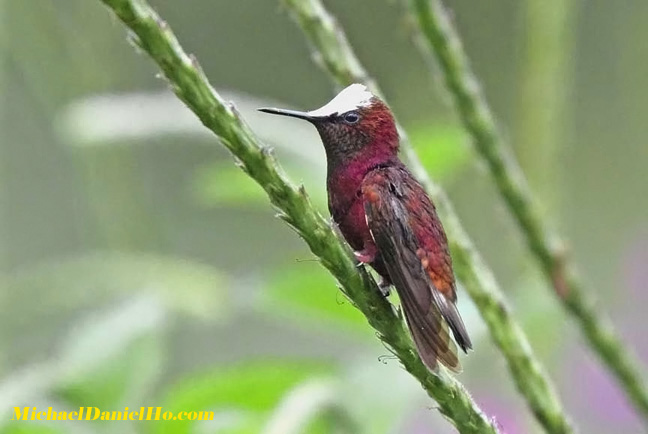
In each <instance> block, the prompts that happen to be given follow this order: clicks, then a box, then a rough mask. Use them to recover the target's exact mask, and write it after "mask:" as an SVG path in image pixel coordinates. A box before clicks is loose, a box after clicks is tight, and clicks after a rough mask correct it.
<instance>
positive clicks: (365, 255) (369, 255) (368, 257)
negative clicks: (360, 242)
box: [353, 248, 376, 264]
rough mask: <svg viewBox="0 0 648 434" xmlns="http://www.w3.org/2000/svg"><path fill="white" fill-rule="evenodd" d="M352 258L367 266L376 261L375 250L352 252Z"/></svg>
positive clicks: (366, 249)
mask: <svg viewBox="0 0 648 434" xmlns="http://www.w3.org/2000/svg"><path fill="white" fill-rule="evenodd" d="M353 256H355V258H356V259H357V260H358V262H360V263H361V264H369V263H371V262H373V261H374V259H376V249H375V248H373V249H368V248H364V249H362V250H360V251H359V252H353Z"/></svg>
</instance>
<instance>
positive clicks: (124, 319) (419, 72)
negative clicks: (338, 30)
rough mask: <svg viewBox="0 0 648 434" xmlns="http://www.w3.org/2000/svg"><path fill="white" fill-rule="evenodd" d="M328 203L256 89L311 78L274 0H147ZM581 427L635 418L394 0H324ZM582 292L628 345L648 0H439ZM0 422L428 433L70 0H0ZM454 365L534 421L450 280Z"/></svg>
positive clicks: (637, 239)
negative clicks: (43, 411) (21, 415)
mask: <svg viewBox="0 0 648 434" xmlns="http://www.w3.org/2000/svg"><path fill="white" fill-rule="evenodd" d="M151 3H152V5H153V6H154V7H155V8H156V9H157V10H158V11H159V13H160V14H161V15H162V16H163V17H164V18H165V19H166V20H167V21H168V22H169V24H170V25H171V26H172V28H173V29H174V30H175V32H176V33H177V35H178V37H179V38H180V40H181V42H182V43H183V45H184V46H185V48H186V49H187V50H188V51H189V52H192V53H195V54H196V55H197V56H198V58H199V59H200V62H201V64H202V66H203V68H204V70H205V73H206V74H207V76H208V77H209V78H210V80H211V82H212V83H213V85H214V86H215V87H216V88H217V89H218V90H219V91H222V92H223V94H224V95H226V96H227V98H228V99H231V100H233V101H234V102H235V103H236V104H237V105H238V106H239V108H240V109H241V111H242V113H243V115H244V117H245V118H246V119H247V120H248V121H249V123H250V124H251V125H252V127H253V129H254V130H255V131H256V132H257V133H258V134H259V135H260V136H261V137H262V138H264V140H266V141H267V142H268V143H269V144H271V145H273V146H275V147H276V149H277V153H278V155H279V157H280V160H281V162H282V163H283V164H284V166H285V167H286V168H287V170H288V172H289V173H290V175H291V177H292V178H293V179H294V180H296V181H300V182H303V183H304V184H305V185H306V186H307V188H308V190H309V192H310V194H311V196H312V197H313V198H314V200H315V201H316V202H317V203H318V205H319V206H321V208H322V210H323V211H325V209H326V207H325V191H324V170H325V166H324V163H325V162H324V154H323V151H322V149H321V145H320V143H319V138H318V137H317V135H316V133H315V131H314V130H313V129H311V128H310V127H309V126H307V125H302V124H301V123H299V122H298V121H294V120H284V119H280V118H276V117H270V116H264V115H261V114H259V113H256V112H254V108H255V107H259V106H265V105H269V104H271V105H282V106H285V107H291V108H301V109H312V108H316V107H319V106H320V105H322V104H324V103H325V102H326V101H328V100H329V99H330V97H331V96H332V94H333V93H332V92H333V91H332V89H331V86H330V83H329V81H328V79H327V77H326V76H325V74H324V73H323V72H321V71H320V70H319V69H318V68H317V67H316V66H315V65H314V63H313V62H312V59H311V55H310V53H309V49H308V47H307V44H306V43H305V41H304V38H303V37H302V35H301V33H300V31H299V29H298V28H297V27H296V26H295V25H294V23H293V22H292V21H291V20H290V19H289V16H288V14H287V12H286V11H285V10H284V9H283V8H282V7H281V6H280V4H279V2H278V1H270V0H240V1H234V0H229V1H228V0H217V1H208V0H185V1H182V2H180V1H172V0H154V1H152V2H151ZM326 4H327V6H328V7H329V8H330V9H331V10H332V12H334V13H335V14H336V16H337V17H338V18H339V20H340V22H341V24H343V25H344V26H345V28H346V30H347V33H348V36H349V38H350V39H351V42H352V43H353V45H354V47H355V49H356V51H357V53H358V55H359V56H360V57H361V59H362V61H363V63H365V65H366V66H367V68H368V69H369V70H370V71H371V72H372V74H374V75H375V77H376V78H377V79H378V81H379V82H380V84H381V87H382V88H383V90H384V92H385V93H386V95H387V96H388V99H389V102H390V104H391V105H392V108H393V109H394V110H395V111H396V113H397V114H398V117H399V118H400V119H401V120H402V122H403V123H404V124H405V126H406V127H407V129H408V131H409V132H410V134H411V136H412V138H413V140H414V143H415V145H416V147H417V150H418V151H419V153H420V154H421V157H422V159H423V161H424V163H425V165H426V166H427V167H428V169H429V170H430V172H431V174H432V176H433V177H434V178H435V179H437V180H439V181H440V182H441V183H442V184H443V185H444V186H445V187H446V188H447V189H448V192H449V194H450V196H451V198H452V200H453V202H454V203H455V205H456V207H457V209H458V212H459V214H460V216H461V218H462V220H463V222H464V224H465V226H466V227H467V229H468V230H469V232H470V234H471V236H472V237H473V238H474V240H475V242H476V244H477V245H478V247H479V248H480V250H481V251H482V253H483V254H484V256H485V257H486V259H487V261H488V263H489V264H490V265H491V266H492V267H493V268H494V270H495V271H496V273H497V276H498V279H499V280H500V282H501V283H502V286H503V287H504V289H505V291H506V293H507V296H508V297H509V299H510V304H511V307H513V309H514V312H515V313H516V315H517V317H518V318H519V319H520V321H521V322H522V324H523V326H524V328H525V330H526V331H527V333H528V334H529V336H530V338H531V340H532V343H533V346H534V349H535V350H536V352H537V353H538V355H539V357H540V358H541V359H542V361H543V362H544V363H545V365H546V366H547V369H548V370H549V372H550V374H551V376H552V378H553V379H554V380H555V382H556V384H557V387H558V389H559V392H560V394H561V396H562V398H563V401H564V402H565V406H566V408H567V412H568V413H569V414H571V415H572V416H573V419H574V420H575V422H576V423H577V425H578V426H579V427H580V430H581V432H588V433H608V432H612V431H613V430H614V432H617V433H636V432H640V431H641V425H640V423H639V420H638V418H637V417H636V416H635V415H634V414H633V412H632V411H631V409H630V407H629V405H628V404H627V403H626V401H625V398H624V397H623V396H622V395H621V394H620V393H619V392H618V390H617V389H616V387H615V385H614V384H612V382H611V380H610V379H609V377H608V376H607V374H606V373H605V372H604V371H603V370H602V368H601V367H600V365H599V364H598V362H597V360H596V359H595V357H594V356H593V355H592V354H591V353H590V352H589V351H587V349H585V348H584V347H583V344H582V341H581V338H580V335H579V333H578V331H577V330H576V328H575V327H574V325H573V324H572V322H571V321H570V319H569V318H567V317H566V316H565V315H564V314H563V313H562V311H561V310H560V308H559V307H558V305H557V304H556V303H555V302H554V300H553V298H552V296H551V294H550V291H549V290H548V289H547V288H546V284H545V282H544V281H543V280H542V279H541V277H540V276H539V274H538V272H537V268H536V267H535V264H534V262H533V260H532V259H531V258H529V256H528V254H527V253H526V250H525V246H524V244H523V241H522V239H521V237H520V234H519V232H518V230H517V228H516V227H515V225H514V224H513V222H512V221H511V218H510V217H509V215H508V213H507V211H506V210H505V209H504V207H503V206H502V203H501V200H500V199H499V198H498V197H497V195H496V194H495V192H494V189H493V187H492V183H491V182H490V178H489V175H488V173H486V171H485V170H483V166H482V164H481V163H479V162H478V161H477V159H476V158H475V156H474V154H473V152H472V150H471V149H470V146H469V142H468V139H467V137H466V136H465V135H464V133H463V132H462V130H461V128H460V126H459V125H458V123H457V121H456V117H455V116H454V114H453V111H452V109H451V107H450V105H449V97H448V95H446V93H445V91H444V90H442V86H439V84H440V83H441V81H442V80H441V77H440V76H438V74H437V76H435V77H432V78H431V77H430V75H429V73H428V72H427V70H426V66H425V63H424V62H423V61H422V60H421V58H420V56H419V55H418V52H417V51H416V50H415V49H414V48H413V45H412V43H411V29H412V26H411V23H409V22H408V21H407V20H406V19H405V18H404V17H403V14H402V13H401V7H400V5H399V4H398V3H397V2H390V1H372V2H369V1H351V2H349V1H342V0H330V1H327V2H326ZM446 4H447V6H449V7H450V8H451V9H452V11H453V15H454V19H455V21H456V24H457V26H458V28H459V30H460V32H461V35H462V37H463V41H464V45H465V48H466V50H467V52H468V54H469V55H470V57H471V60H472V64H473V67H474V69H475V70H476V72H477V73H478V75H479V77H480V80H481V82H482V85H483V88H484V91H485V94H486V96H487V98H488V100H489V102H490V103H491V105H492V108H493V110H494V112H495V114H496V116H497V118H498V120H499V121H500V125H501V126H502V130H503V133H504V135H505V137H506V138H507V140H508V142H509V143H511V146H513V147H514V150H515V152H516V154H517V156H518V157H519V159H520V161H521V163H522V165H523V166H524V170H525V171H526V172H527V174H528V176H529V178H530V183H531V185H532V187H533V189H534V190H535V191H536V192H537V193H538V196H539V197H540V198H541V199H542V200H543V203H542V204H543V210H544V212H545V213H546V216H547V218H548V219H550V221H551V222H552V224H553V225H554V226H555V227H557V228H558V229H559V230H560V231H561V232H562V233H564V234H565V235H566V236H567V237H568V239H569V240H570V241H571V244H570V245H569V249H570V250H571V252H572V253H573V254H574V256H575V257H576V258H577V259H578V262H579V264H580V265H581V270H582V273H583V275H584V276H583V277H584V280H585V282H586V283H587V285H588V291H589V292H591V293H593V295H594V296H595V297H596V299H597V300H598V302H599V305H600V307H601V308H602V309H603V310H605V311H607V312H608V313H609V315H610V316H611V318H612V320H613V321H614V322H615V324H616V325H617V327H618V329H619V331H620V333H621V334H622V336H623V337H624V339H625V340H626V341H627V342H628V343H629V346H630V347H631V348H632V350H633V351H634V352H635V353H636V354H637V356H638V357H639V358H640V360H641V361H642V363H643V365H644V367H645V365H646V363H647V362H648V341H647V339H646V336H645V324H646V323H645V306H646V303H648V175H647V174H646V170H647V168H648V144H647V143H646V137H648V122H646V120H647V117H648V44H646V42H645V41H646V40H648V26H646V19H648V2H646V1H642V0H628V1H624V2H611V1H606V0H590V1H587V2H583V1H573V0H568V1H559V0H550V1H542V0H524V1H512V0H505V1H499V2H468V1H456V0H454V1H447V2H446ZM0 41H1V45H0V95H1V96H2V97H1V99H0V153H1V154H0V219H1V220H0V222H1V224H0V267H1V272H2V274H1V276H0V285H1V286H2V288H1V289H0V324H1V326H0V335H1V337H2V339H1V341H0V432H3V433H67V432H70V433H140V432H143V433H176V432H179V433H266V434H268V433H272V434H289V433H300V432H304V433H316V434H317V433H370V434H380V433H390V434H391V433H397V434H400V433H408V434H409V433H413V434H423V433H448V432H453V430H452V429H451V428H450V425H449V424H448V423H447V422H446V421H444V420H443V418H442V417H441V416H440V415H439V414H438V412H437V411H436V410H435V409H434V404H433V403H431V402H430V401H429V400H428V399H427V397H426V396H425V394H424V392H423V391H422V390H421V389H420V387H419V386H418V385H417V384H416V383H415V382H414V381H413V380H412V379H411V378H410V377H409V376H408V375H407V374H406V373H405V372H404V370H402V369H401V368H400V366H399V365H398V362H397V361H396V360H393V359H392V358H390V357H388V355H389V352H388V351H387V350H386V349H385V348H384V347H382V346H381V345H380V344H379V343H378V341H377V339H375V337H374V335H373V333H372V331H371V329H370V328H369V327H368V326H367V325H366V324H365V321H364V319H363V318H362V317H361V316H360V315H359V314H358V313H357V312H356V311H355V310H354V309H353V308H352V307H350V305H349V303H348V302H347V301H346V300H345V299H344V298H343V296H342V295H341V294H340V293H339V292H338V291H336V287H335V282H334V281H333V280H332V278H331V277H330V276H328V275H327V274H326V273H325V272H323V271H322V269H321V267H320V266H319V265H318V264H317V262H316V261H314V260H313V257H312V255H311V254H310V253H309V251H308V250H307V249H306V248H305V245H304V244H303V243H302V242H301V241H300V240H299V239H298V237H297V236H296V235H295V234H294V233H293V232H292V231H291V230H290V229H289V228H288V227H286V226H285V225H284V224H283V223H282V222H281V221H280V220H278V219H276V218H274V211H273V209H272V208H271V207H270V206H269V204H268V202H267V200H266V198H265V197H264V195H263V194H262V192H261V190H260V189H259V188H258V187H256V186H255V185H254V184H252V183H251V182H249V181H248V180H247V179H246V178H245V176H244V175H243V174H241V173H239V172H238V169H236V168H235V166H234V165H233V164H232V158H231V157H230V156H229V155H228V154H227V153H226V152H225V151H224V149H223V148H222V147H221V146H220V145H219V144H218V142H217V140H215V139H214V138H213V137H211V136H210V135H209V134H206V131H205V130H203V128H202V127H201V126H200V125H199V124H198V123H197V122H196V121H195V120H194V119H193V117H192V115H191V114H190V113H189V112H188V111H186V110H185V109H184V108H183V107H182V105H181V104H180V103H178V102H177V101H175V99H174V98H173V96H171V95H170V93H169V92H168V89H167V85H166V83H165V82H164V81H163V80H161V79H157V78H156V74H157V70H156V68H155V67H154V65H153V64H152V62H150V61H149V60H148V59H147V58H146V57H145V56H143V55H138V54H136V53H135V52H134V50H133V47H132V46H130V45H129V43H128V42H127V38H126V33H125V31H124V28H123V27H122V26H121V25H120V24H119V23H118V22H117V20H116V19H115V18H114V17H113V16H112V15H111V14H110V13H109V12H108V11H107V10H106V9H105V8H104V7H103V6H102V5H101V4H100V3H99V1H97V0H95V1H89V0H58V1H55V0H39V1H36V0H0ZM459 305H460V309H461V311H462V314H463V315H464V318H466V321H467V325H468V329H469V330H470V331H471V334H472V336H473V337H474V338H473V340H474V342H475V351H474V352H473V353H471V354H470V355H469V356H468V357H464V359H463V365H464V373H463V374H461V375H460V380H461V381H462V382H463V383H464V384H465V385H466V386H467V387H468V389H469V390H470V391H471V393H472V394H473V396H474V398H475V399H476V400H477V402H478V403H479V404H480V406H482V407H483V408H484V409H485V410H486V411H487V412H488V414H489V415H492V416H493V417H495V418H496V419H497V421H498V423H500V425H501V426H502V427H503V430H504V431H505V432H506V433H509V434H511V433H531V432H539V427H538V425H537V423H536V422H535V421H534V420H533V419H532V418H531V416H530V413H529V411H528V410H527V409H526V407H525V405H524V403H523V402H522V400H521V399H520V397H519V396H518V395H517V394H516V393H515V390H514V386H513V384H512V382H511V380H510V379H509V378H508V376H507V371H506V368H505V365H504V361H503V359H502V357H501V356H500V355H499V353H498V352H497V351H496V350H495V349H494V347H493V344H492V342H491V340H490V338H489V337H488V335H487V334H486V332H485V328H484V326H483V324H482V323H481V320H480V319H479V318H478V317H477V316H476V313H475V309H474V308H473V306H472V305H471V302H470V300H469V299H468V298H467V296H466V295H465V294H460V302H459ZM13 406H37V407H42V408H45V407H47V406H53V407H54V408H55V409H57V410H64V409H75V408H78V407H79V406H98V407H100V408H102V409H107V410H119V409H121V408H123V407H124V406H129V407H131V408H133V407H139V406H164V407H166V408H167V409H171V410H213V411H215V414H216V418H215V420H214V421H212V422H200V423H197V422H196V423H183V422H168V423H163V422H157V423H156V422H148V423H146V422H145V423H142V422H114V423H99V422H75V423H63V422H49V423H25V422H21V423H16V422H11V421H10V419H11V416H12V414H13V413H12V412H13V410H12V407H13Z"/></svg>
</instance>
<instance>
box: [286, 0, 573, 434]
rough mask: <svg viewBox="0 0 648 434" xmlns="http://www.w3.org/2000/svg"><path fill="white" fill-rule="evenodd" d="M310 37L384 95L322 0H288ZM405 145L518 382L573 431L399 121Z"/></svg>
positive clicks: (559, 428) (339, 81)
mask: <svg viewBox="0 0 648 434" xmlns="http://www.w3.org/2000/svg"><path fill="white" fill-rule="evenodd" d="M283 3H284V4H285V5H286V7H287V8H288V10H289V11H290V13H291V14H292V16H293V18H294V19H295V21H296V22H297V23H298V25H299V27H301V29H302V31H303V32H304V34H305V35H306V37H307V38H308V40H309V42H310V44H311V46H312V49H313V51H314V58H315V60H316V61H318V63H319V64H320V65H321V66H322V67H323V68H324V69H325V70H326V71H327V72H328V73H329V75H330V76H331V77H332V78H333V80H334V82H335V83H336V85H338V86H340V87H342V86H346V85H348V84H350V83H353V82H362V83H365V84H366V85H367V86H369V87H370V88H372V90H373V91H374V92H375V93H377V94H379V95H380V91H379V90H378V88H377V87H376V85H375V83H374V81H373V80H372V79H371V77H370V76H369V74H368V73H367V71H366V70H365V69H364V68H363V67H362V65H361V64H360V61H359V60H358V58H357V57H356V56H355V54H354V53H353V49H352V48H351V45H350V43H349V41H348V40H347V38H346V36H345V34H344V31H343V29H342V28H341V27H340V26H339V25H338V23H337V21H336V20H335V19H334V17H333V16H332V15H331V14H330V13H329V12H327V11H326V9H325V8H324V6H323V4H322V3H321V2H320V0H283ZM399 130H400V135H401V145H402V149H403V151H404V153H405V156H406V157H407V160H408V163H409V166H410V168H412V170H413V171H414V173H415V175H416V177H417V178H418V179H419V180H420V181H421V182H423V184H424V185H425V187H426V190H427V191H428V193H429V194H430V196H431V197H432V199H433V200H434V202H435V205H436V207H437V210H438V212H439V215H440V217H441V220H442V221H443V225H444V227H445V229H446V232H447V235H448V239H449V241H450V246H451V249H452V258H453V261H454V263H455V271H456V273H457V277H458V278H459V280H461V281H462V282H463V284H464V286H465V288H466V290H467V292H468V294H469V295H470V296H471V298H472V299H473V301H474V302H475V305H476V306H477V308H478V309H479V311H480V313H481V315H482V317H483V318H484V321H485V322H486V324H487V326H488V328H489V330H490V333H491V335H492V338H493V340H494V341H495V343H496V344H497V346H498V347H499V349H500V351H501V352H502V354H503V355H504V357H505V358H506V360H507V362H508V367H509V370H510V372H511V375H512V376H513V379H514V381H515V384H516V386H517V388H518V390H519V391H520V393H521V394H522V395H523V396H524V398H525V399H526V401H527V402H528V404H529V406H530V407H531V409H532V411H533V413H534V414H535V415H536V417H537V419H538V420H539V421H540V423H541V424H542V425H543V426H544V427H545V429H547V431H549V432H552V433H569V432H571V431H572V428H571V426H570V423H569V421H568V418H567V416H566V415H565V414H564V412H563V410H562V406H561V404H560V400H559V399H558V396H557V395H556V392H555V391H554V387H553V385H552V384H551V381H550V379H549V378H548V377H547V375H546V374H545V373H544V370H543V368H542V366H541V364H540V362H539V361H538V360H537V359H536V358H535V356H534V354H533V351H532V350H531V347H530V345H529V342H528V340H527V338H526V336H525V334H524V332H523V331H522V329H521V328H520V326H519V325H518V324H517V322H516V321H515V319H514V318H513V317H512V315H511V313H510V312H509V309H508V308H507V307H506V304H505V300H504V297H503V295H502V292H501V290H500V288H499V285H498V283H497V281H496V280H495V277H494V275H493V273H492V272H491V270H490V269H489V268H488V267H487V266H486V265H485V263H484V261H483V260H482V258H481V256H480V255H479V253H478V251H477V250H476V248H475V246H474V245H473V244H472V242H471V240H470V238H469V237H468V235H467V233H466V231H465V230H464V229H463V227H462V225H461V223H460V220H459V218H458V217H457V215H456V213H455V212H454V210H453V207H452V204H451V203H450V201H449V200H448V198H447V196H446V194H445V193H444V191H443V190H442V189H441V188H440V187H439V186H438V185H437V184H435V183H434V182H433V181H432V180H431V179H430V177H429V176H428V174H427V173H426V171H425V168H424V167H423V165H422V164H421V162H420V160H419V159H418V158H417V156H416V153H415V152H414V150H413V148H412V146H411V145H410V143H409V141H408V139H407V137H406V135H405V133H404V131H403V129H402V128H400V127H399Z"/></svg>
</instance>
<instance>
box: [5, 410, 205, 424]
mask: <svg viewBox="0 0 648 434" xmlns="http://www.w3.org/2000/svg"><path fill="white" fill-rule="evenodd" d="M12 420H25V421H26V420H214V412H213V411H175V412H174V411H169V410H164V408H162V407H139V408H138V409H136V410H131V409H129V408H128V407H126V408H124V410H120V411H103V410H101V409H99V408H98V407H79V410H75V411H71V410H68V411H58V410H54V409H52V407H47V410H39V409H38V408H36V407H14V414H13V417H12Z"/></svg>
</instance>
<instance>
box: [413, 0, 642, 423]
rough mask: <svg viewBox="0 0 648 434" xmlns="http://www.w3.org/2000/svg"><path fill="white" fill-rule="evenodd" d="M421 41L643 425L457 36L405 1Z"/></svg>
mask: <svg viewBox="0 0 648 434" xmlns="http://www.w3.org/2000/svg"><path fill="white" fill-rule="evenodd" d="M408 2H409V7H410V10H411V12H412V14H413V15H414V17H415V19H416V21H417V22H418V25H419V27H420V31H421V34H422V38H423V40H424V41H425V42H426V46H425V47H424V48H425V50H424V55H426V56H430V55H432V54H433V55H434V56H435V57H436V60H437V62H438V64H439V65H440V67H441V70H442V72H443V75H444V77H445V82H446V86H447V87H448V89H449V90H450V93H451V94H452V97H453V99H454V103H455V106H456V108H457V111H458V112H459V116H460V118H461V121H462V122H463V124H464V127H465V129H466V130H467V131H468V133H469V134H470V135H471V136H472V139H473V142H474V145H475V148H476V149H477V151H478V153H479V154H480V155H481V157H482V158H483V159H484V160H485V161H486V163H487V165H488V168H489V169H490V172H491V174H492V176H493V178H494V180H495V183H496V185H497V187H498V189H499V191H500V194H501V195H502V197H503V198H504V201H505V202H506V204H507V205H508V208H509V210H510V211H511V213H512V214H513V216H514V217H515V219H516V220H517V222H518V224H519V225H520V228H521V229H522V232H523V234H524V236H525V237H526V240H527V243H528V246H529V249H530V250H531V252H532V253H533V255H534V256H535V257H536V258H537V260H538V261H539V262H540V266H541V268H542V270H543V272H544V274H545V275H546V277H547V279H548V280H549V282H550V283H551V285H552V286H553V288H554V290H555V293H556V294H557V295H558V299H559V300H560V301H561V302H562V304H563V305H564V307H565V308H566V309H567V311H568V312H569V313H570V314H571V315H573V317H574V318H575V319H576V321H577V322H578V324H579V325H580V327H581V329H582V331H583V333H584V335H585V337H586V338H587V341H588V343H589V345H590V346H591V347H592V349H593V350H594V351H595V352H596V353H597V354H598V356H599V357H600V358H601V360H602V361H603V363H604V364H605V365H606V366H607V368H608V369H609V370H610V371H611V372H612V374H613V375H614V376H615V377H616V380H617V382H618V383H619V385H620V386H621V388H622V389H623V390H624V391H625V393H626V395H627V397H628V399H629V400H630V401H631V402H632V403H633V404H634V406H635V408H636V409H637V411H638V412H639V413H640V414H641V416H642V417H643V418H644V421H645V422H647V423H648V391H647V389H646V384H645V382H644V381H643V379H642V376H641V375H640V372H639V368H638V367H637V364H636V362H635V360H634V359H633V357H632V356H631V354H630V351H628V349H627V348H626V347H625V346H624V344H623V343H622V342H621V340H620V338H619V337H618V336H617V334H616V332H615V330H614V329H613V328H612V325H611V324H610V323H609V321H608V319H607V318H606V317H605V316H604V315H603V314H602V313H600V312H598V311H597V309H596V308H595V307H594V304H593V302H592V300H591V299H590V298H589V297H588V296H587V294H586V293H585V291H584V288H583V283H582V281H581V280H580V278H579V277H578V275H577V273H576V272H575V265H574V264H573V262H572V260H571V259H570V258H568V257H567V255H566V252H565V250H564V248H563V247H562V246H563V245H564V242H563V241H562V240H561V239H559V238H558V236H557V234H555V233H554V232H553V231H552V230H550V228H549V227H548V225H547V224H546V223H545V221H544V220H543V219H542V217H541V214H540V212H539V211H538V209H537V207H536V201H535V198H534V197H533V195H532V193H531V192H530V190H529V189H528V187H527V184H526V180H525V179H524V176H523V174H522V173H521V171H520V169H519V166H518V164H517V162H516V161H515V159H514V158H513V156H512V154H511V152H510V151H509V148H507V147H506V146H505V144H504V142H503V141H502V139H501V137H500V135H499V133H498V131H497V126H496V124H495V121H494V118H493V116H492V114H491V111H490V108H489V107H488V104H487V103H486V100H485V99H484V97H483V96H482V94H481V91H480V89H479V86H478V84H477V81H476V79H475V76H474V74H473V72H472V71H471V69H470V66H469V64H468V59H467V56H466V54H465V53H464V51H463V48H462V46H461V40H460V38H459V36H458V34H457V31H456V30H455V29H454V27H453V26H452V23H451V20H450V19H449V17H448V14H447V12H446V11H445V10H444V7H443V5H442V3H441V1H440V0H408Z"/></svg>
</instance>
